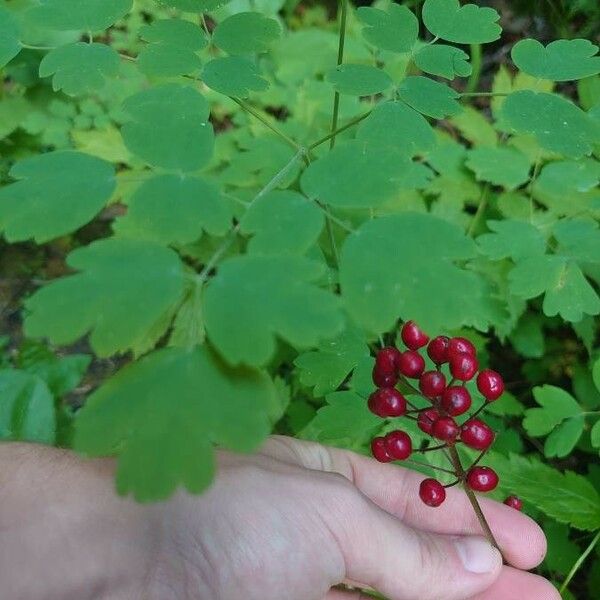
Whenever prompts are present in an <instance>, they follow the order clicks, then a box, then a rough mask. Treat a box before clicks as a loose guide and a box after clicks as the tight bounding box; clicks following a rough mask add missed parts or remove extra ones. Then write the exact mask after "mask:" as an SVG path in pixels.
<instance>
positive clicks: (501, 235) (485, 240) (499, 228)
mask: <svg viewBox="0 0 600 600" xmlns="http://www.w3.org/2000/svg"><path fill="white" fill-rule="evenodd" d="M487 226H488V227H489V229H491V230H492V232H493V233H484V234H483V235H480V236H479V237H478V238H477V243H478V245H479V248H480V250H481V251H482V252H483V253H484V254H485V255H486V256H487V257H489V258H491V259H492V260H501V259H503V258H512V259H513V260H514V261H519V260H523V259H526V258H528V257H531V256H538V255H543V254H544V253H545V251H546V240H545V238H544V236H543V235H542V233H541V231H540V230H539V229H538V228H537V227H535V225H532V224H531V223H528V222H527V221H513V220H511V219H506V220H504V221H488V222H487Z"/></svg>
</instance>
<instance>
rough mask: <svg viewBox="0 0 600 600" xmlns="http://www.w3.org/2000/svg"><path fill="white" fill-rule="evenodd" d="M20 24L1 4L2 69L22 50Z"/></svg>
mask: <svg viewBox="0 0 600 600" xmlns="http://www.w3.org/2000/svg"><path fill="white" fill-rule="evenodd" d="M19 38H20V31H19V24H18V22H17V20H16V19H15V18H14V16H13V14H12V13H11V12H10V11H9V10H8V9H6V8H4V6H0V69H1V68H2V67H4V65H6V64H7V63H8V62H10V61H11V60H12V59H13V58H14V57H15V56H16V55H17V54H19V52H20V51H21V43H20V39H19Z"/></svg>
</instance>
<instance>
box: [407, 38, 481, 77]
mask: <svg viewBox="0 0 600 600" xmlns="http://www.w3.org/2000/svg"><path fill="white" fill-rule="evenodd" d="M413 59H414V61H415V64H416V65H417V67H419V69H421V71H425V73H430V74H431V75H437V76H438V77H445V78H446V79H450V80H453V79H454V77H455V76H456V75H458V76H459V77H468V76H469V75H470V74H471V73H472V72H473V67H472V66H471V65H470V64H469V55H468V54H467V53H466V52H464V51H463V50H461V49H460V48H456V47H455V46H446V45H445V44H425V45H424V46H421V48H419V50H418V51H417V52H416V54H415V55H414V57H413Z"/></svg>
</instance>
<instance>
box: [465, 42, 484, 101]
mask: <svg viewBox="0 0 600 600" xmlns="http://www.w3.org/2000/svg"><path fill="white" fill-rule="evenodd" d="M471 64H472V65H473V72H472V73H471V76H470V77H469V81H467V87H466V92H467V93H468V94H472V93H473V92H475V90H476V89H477V86H478V85H479V79H480V78H481V44H471ZM463 95H464V94H463Z"/></svg>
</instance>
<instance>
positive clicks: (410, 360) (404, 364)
mask: <svg viewBox="0 0 600 600" xmlns="http://www.w3.org/2000/svg"><path fill="white" fill-rule="evenodd" d="M398 368H399V370H400V373H402V375H404V376H405V377H411V378H413V379H417V378H418V377H421V375H422V374H423V371H424V370H425V359H424V358H423V357H422V356H421V355H420V354H419V353H418V352H415V351H414V350H407V351H406V352H402V354H400V358H399V359H398Z"/></svg>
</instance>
